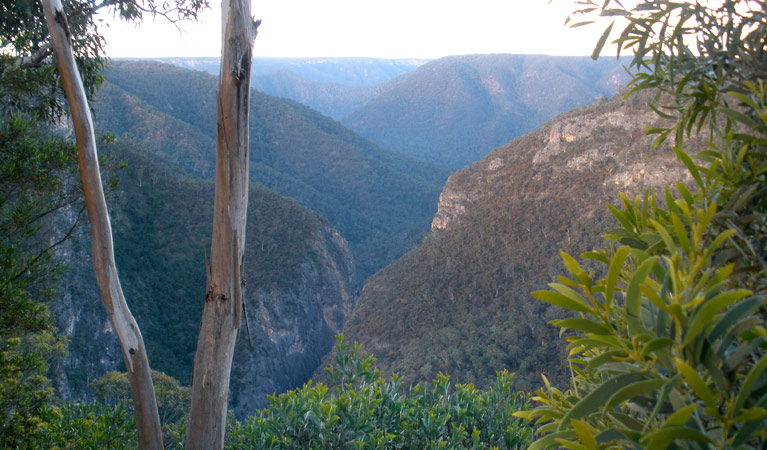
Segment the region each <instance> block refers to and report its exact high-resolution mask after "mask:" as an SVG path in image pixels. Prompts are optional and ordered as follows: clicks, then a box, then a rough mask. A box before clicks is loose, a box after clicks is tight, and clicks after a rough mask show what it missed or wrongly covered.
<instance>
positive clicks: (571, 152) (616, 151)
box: [432, 97, 692, 230]
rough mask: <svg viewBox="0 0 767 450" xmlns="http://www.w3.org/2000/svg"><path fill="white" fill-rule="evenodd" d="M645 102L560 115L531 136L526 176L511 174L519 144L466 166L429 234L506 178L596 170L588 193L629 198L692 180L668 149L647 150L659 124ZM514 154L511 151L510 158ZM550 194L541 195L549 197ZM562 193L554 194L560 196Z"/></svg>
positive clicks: (446, 195) (448, 188) (451, 184)
mask: <svg viewBox="0 0 767 450" xmlns="http://www.w3.org/2000/svg"><path fill="white" fill-rule="evenodd" d="M644 101H646V98H639V97H637V98H631V99H629V100H626V101H619V100H618V99H614V100H612V101H610V102H606V103H604V104H602V105H596V106H592V107H589V108H580V109H577V110H574V111H570V112H568V113H566V114H563V115H561V116H559V117H557V118H556V119H553V120H551V121H549V122H547V123H546V124H544V126H543V127H541V129H539V130H538V131H536V132H535V133H531V136H530V137H535V138H536V140H537V142H536V145H535V146H534V147H532V148H529V149H526V150H528V153H529V155H528V156H529V158H530V159H529V160H528V166H527V167H525V172H526V173H518V172H512V171H511V169H512V168H511V167H510V163H511V158H512V156H513V157H514V158H516V157H518V156H519V155H518V154H516V153H518V152H519V149H518V148H517V146H513V145H511V144H510V145H507V146H505V147H502V148H500V149H498V150H496V151H494V152H493V153H492V154H490V155H489V156H488V157H486V158H484V159H483V160H482V161H479V162H477V163H476V164H474V165H472V166H471V167H470V168H468V169H466V170H464V171H460V172H457V173H455V174H453V176H451V177H450V178H449V179H448V181H447V183H446V184H445V187H444V189H443V191H442V194H440V198H439V206H438V210H437V214H436V215H435V216H434V220H433V221H432V230H440V229H445V228H447V227H448V226H449V224H450V223H451V222H452V221H453V220H456V219H459V218H460V217H461V215H462V214H463V213H464V212H465V211H466V209H467V208H469V207H470V205H471V204H473V203H477V202H482V201H484V200H486V199H487V198H488V197H489V196H492V195H494V191H495V190H496V189H495V188H492V186H493V185H495V186H496V187H497V186H498V185H502V184H504V183H505V182H506V180H507V179H508V178H509V177H524V176H530V177H532V178H533V179H534V180H544V179H545V178H547V177H554V178H561V177H571V176H572V177H578V174H579V173H586V172H588V171H592V170H598V171H599V176H600V179H599V180H598V182H599V184H600V186H592V189H594V190H596V189H597V188H604V189H607V190H614V191H623V192H627V193H630V194H636V193H640V192H643V191H644V190H645V189H648V188H658V187H662V186H665V185H667V184H670V183H673V182H676V181H684V182H689V181H692V178H691V177H690V175H689V173H688V172H687V171H686V170H685V169H684V168H683V167H682V166H681V165H680V164H679V163H678V161H677V160H676V158H675V157H674V156H673V154H672V153H670V152H669V151H668V147H667V146H666V147H662V148H661V149H659V150H658V151H657V152H655V154H653V153H650V152H648V149H649V148H650V146H651V144H652V142H653V140H654V137H653V136H651V135H648V134H647V133H646V128H645V126H649V127H657V126H661V125H662V124H663V121H662V120H661V119H659V117H658V116H657V115H656V114H654V113H653V112H652V111H651V110H649V108H646V107H642V104H643V102H644ZM512 152H513V153H515V154H514V155H512ZM549 194H551V193H548V194H546V193H540V194H539V195H549ZM564 194H565V193H558V195H564Z"/></svg>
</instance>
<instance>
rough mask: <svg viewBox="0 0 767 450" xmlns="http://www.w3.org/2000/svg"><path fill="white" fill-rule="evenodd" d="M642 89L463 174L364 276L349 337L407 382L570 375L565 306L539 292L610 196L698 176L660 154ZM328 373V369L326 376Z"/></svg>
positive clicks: (572, 116) (570, 117) (520, 384)
mask: <svg viewBox="0 0 767 450" xmlns="http://www.w3.org/2000/svg"><path fill="white" fill-rule="evenodd" d="M646 100H647V98H643V97H640V96H632V97H629V98H628V99H627V100H621V99H620V98H614V99H612V100H609V101H607V102H603V103H600V104H596V105H592V106H589V107H584V108H579V109H577V110H573V111H570V112H567V113H564V114H562V115H560V116H558V117H557V118H555V119H553V120H551V121H548V122H546V123H545V124H544V126H543V127H541V128H540V129H539V130H537V131H535V132H532V133H529V134H526V135H524V136H522V137H519V138H517V139H515V140H514V141H512V142H510V143H508V144H506V145H505V146H503V147H500V148H498V149H496V150H494V151H493V152H492V153H491V154H489V155H488V156H486V157H485V158H483V159H482V160H480V161H478V162H477V163H475V164H473V165H471V166H469V167H468V168H466V169H463V170H461V171H458V172H456V173H454V174H453V175H451V177H450V178H449V180H448V182H447V183H446V185H445V188H444V189H443V192H442V194H441V199H440V204H439V209H438V213H437V214H436V215H435V218H434V221H433V224H432V232H431V233H430V234H429V235H427V236H426V237H425V238H424V240H423V243H422V244H421V245H420V246H419V247H416V248H415V249H413V250H411V251H410V252H408V253H407V254H406V255H404V256H403V257H402V258H400V259H399V260H397V261H396V262H394V263H393V264H391V265H389V266H387V267H386V268H384V269H383V270H381V271H380V272H378V273H377V274H376V275H375V276H373V277H371V278H370V279H369V280H368V281H367V282H366V283H365V285H364V287H363V290H362V293H361V295H360V298H359V299H358V301H357V304H356V306H355V309H354V310H353V312H352V315H351V317H350V319H349V321H348V322H347V326H346V327H345V329H344V334H345V336H346V337H347V339H350V340H353V341H358V342H360V343H361V344H362V345H363V348H365V349H366V350H367V351H369V352H371V353H373V354H375V355H376V357H377V358H378V364H379V366H380V367H381V368H382V369H384V370H386V371H387V372H397V373H399V374H400V375H401V376H402V380H403V383H404V384H405V385H408V384H410V383H414V382H418V381H422V380H428V379H431V378H433V377H434V376H436V374H437V373H440V372H441V373H444V374H446V375H449V376H451V377H453V379H455V380H456V381H457V382H461V383H474V384H476V385H478V386H485V385H487V384H488V383H490V382H492V380H493V379H494V376H495V372H497V371H500V370H503V369H508V370H509V371H511V372H515V373H516V376H515V383H516V385H515V388H517V389H523V390H528V391H529V390H534V389H535V388H536V387H537V386H538V385H539V383H540V375H541V374H545V375H546V377H548V378H549V380H551V381H552V382H553V383H555V384H560V385H564V384H566V383H567V379H568V371H567V368H566V367H564V366H563V365H562V361H565V359H564V355H565V352H566V350H565V344H566V343H565V342H564V341H563V340H561V339H559V338H558V335H557V330H555V329H554V327H551V326H549V325H548V324H547V322H549V321H550V320H553V319H555V318H560V317H558V316H559V315H560V314H561V312H560V311H559V310H555V308H551V307H549V306H548V305H547V304H545V303H543V302H540V301H537V300H534V299H533V298H532V297H530V295H529V294H530V292H532V291H535V290H537V289H541V288H545V286H546V283H547V282H549V281H550V280H551V277H552V276H554V275H556V274H558V273H560V272H561V270H563V269H562V268H561V259H560V257H559V254H558V252H559V251H560V250H562V251H565V252H567V253H570V254H575V255H577V254H580V253H582V252H585V251H588V250H591V249H592V248H594V246H595V245H596V244H597V243H598V242H599V241H600V234H601V233H602V232H603V231H604V230H605V229H606V228H609V227H611V226H613V224H614V223H615V221H614V218H612V216H610V214H609V211H608V210H607V208H604V206H603V205H604V202H616V201H620V199H619V198H618V190H623V191H625V192H627V193H628V195H629V196H633V195H635V194H641V193H642V192H643V191H644V190H645V189H650V188H659V187H661V186H663V185H665V184H666V183H668V182H669V181H672V180H673V181H676V180H680V179H681V180H685V179H686V180H688V181H689V177H688V176H687V172H686V171H685V169H684V168H683V167H682V166H681V165H680V164H679V163H678V161H677V160H676V158H675V156H674V153H673V151H672V150H671V149H670V148H669V147H668V145H664V146H662V147H659V148H658V149H656V150H654V151H652V152H651V151H650V150H649V148H650V144H651V142H652V141H653V137H652V136H648V135H647V134H646V131H645V128H644V126H643V125H644V124H648V125H651V126H652V125H656V126H657V125H659V120H658V118H657V116H655V115H654V114H653V113H652V111H651V110H650V109H649V108H648V107H647V106H646ZM315 376H321V374H318V373H315Z"/></svg>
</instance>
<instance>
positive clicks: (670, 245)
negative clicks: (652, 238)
mask: <svg viewBox="0 0 767 450" xmlns="http://www.w3.org/2000/svg"><path fill="white" fill-rule="evenodd" d="M650 225H652V227H653V228H655V231H657V232H658V234H659V235H660V237H661V239H663V242H664V243H665V244H666V248H667V249H668V251H669V252H673V251H674V250H675V249H676V244H675V243H674V239H672V238H671V233H669V232H668V230H667V229H666V227H665V226H663V225H662V224H661V223H660V222H657V221H656V220H654V219H650Z"/></svg>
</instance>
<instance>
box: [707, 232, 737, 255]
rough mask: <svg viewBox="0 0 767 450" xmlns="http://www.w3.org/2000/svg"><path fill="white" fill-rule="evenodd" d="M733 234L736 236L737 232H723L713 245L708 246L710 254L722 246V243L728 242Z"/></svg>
mask: <svg viewBox="0 0 767 450" xmlns="http://www.w3.org/2000/svg"><path fill="white" fill-rule="evenodd" d="M733 234H735V230H732V229H730V230H724V231H722V232H721V233H720V234H719V236H717V237H716V239H714V241H713V242H712V243H711V245H709V246H708V252H709V254H711V253H714V252H715V251H716V250H717V249H718V248H719V246H720V245H722V243H723V242H724V241H726V240H727V239H728V238H729V237H730V236H732V235H733Z"/></svg>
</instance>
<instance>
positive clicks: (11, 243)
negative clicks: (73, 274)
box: [0, 117, 76, 448]
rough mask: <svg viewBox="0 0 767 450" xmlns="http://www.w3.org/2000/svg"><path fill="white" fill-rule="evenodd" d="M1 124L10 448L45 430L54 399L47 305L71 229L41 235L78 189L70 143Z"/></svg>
mask: <svg viewBox="0 0 767 450" xmlns="http://www.w3.org/2000/svg"><path fill="white" fill-rule="evenodd" d="M0 120H2V122H0V179H2V180H3V182H2V183H0V445H1V446H2V447H3V448H11V447H15V446H17V445H22V444H23V443H24V442H26V440H28V439H30V438H32V437H33V436H34V435H35V434H36V433H37V432H38V425H39V423H40V422H41V420H43V419H42V418H41V415H42V414H43V408H44V406H45V405H46V404H47V402H48V401H49V399H50V398H51V395H52V391H51V388H50V386H49V381H48V379H47V378H46V373H47V371H48V362H49V361H50V360H51V359H53V358H57V357H60V356H62V355H63V354H64V353H65V342H64V340H63V338H62V337H61V336H59V335H57V334H56V331H55V329H54V327H53V324H52V320H51V317H50V314H49V313H48V309H47V308H46V307H45V305H44V304H43V303H42V301H45V300H47V299H49V298H50V296H51V294H52V293H51V289H50V287H51V282H52V280H53V279H54V278H55V276H56V275H57V273H58V267H57V266H56V264H55V261H54V260H53V259H52V257H51V249H52V248H53V247H54V246H55V245H56V244H57V243H58V242H61V240H63V239H65V238H66V237H67V236H68V235H69V234H70V233H71V231H72V229H70V231H69V232H68V233H65V234H64V235H63V237H62V236H60V235H57V234H56V233H50V232H49V233H48V236H49V240H46V241H43V242H42V243H41V242H40V240H39V237H40V235H41V232H42V230H43V229H45V228H46V227H47V226H48V225H49V224H50V216H51V214H52V213H53V212H55V211H57V210H59V209H61V208H65V207H68V206H69V205H70V204H71V203H72V202H73V201H74V200H73V197H74V196H75V193H76V189H73V188H71V187H70V186H69V185H68V180H69V178H68V175H69V174H70V169H71V167H72V164H73V161H74V157H73V151H72V147H71V145H69V144H66V143H64V142H63V141H62V140H60V139H56V138H45V137H43V134H42V133H41V131H40V130H39V129H38V127H37V126H36V125H35V124H33V123H32V122H30V121H28V120H22V119H19V118H17V117H3V118H2V119H0Z"/></svg>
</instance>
